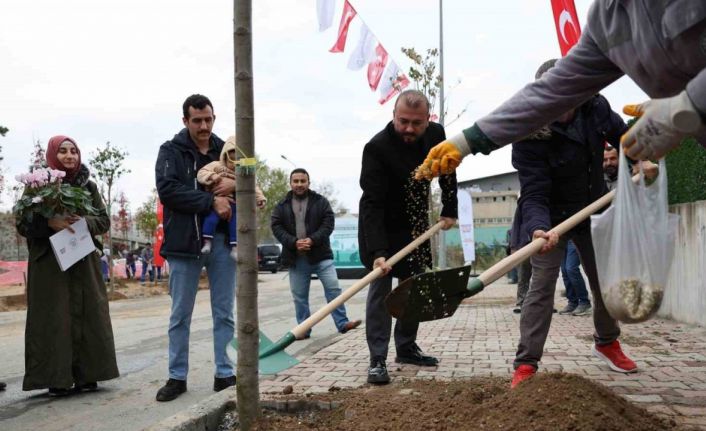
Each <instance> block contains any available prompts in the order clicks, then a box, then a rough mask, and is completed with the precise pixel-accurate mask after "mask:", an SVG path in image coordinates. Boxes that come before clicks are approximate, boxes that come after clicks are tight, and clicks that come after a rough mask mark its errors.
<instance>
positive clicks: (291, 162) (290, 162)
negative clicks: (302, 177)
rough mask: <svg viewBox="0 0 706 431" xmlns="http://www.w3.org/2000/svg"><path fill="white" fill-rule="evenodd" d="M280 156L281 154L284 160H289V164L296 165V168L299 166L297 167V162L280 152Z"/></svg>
mask: <svg viewBox="0 0 706 431" xmlns="http://www.w3.org/2000/svg"><path fill="white" fill-rule="evenodd" d="M279 156H280V157H281V158H283V159H284V160H286V161H287V162H289V164H291V165H292V166H294V168H297V167H298V166H297V164H296V163H294V162H293V161H291V160H289V159H288V158H287V157H286V156H285V155H284V154H280V155H279Z"/></svg>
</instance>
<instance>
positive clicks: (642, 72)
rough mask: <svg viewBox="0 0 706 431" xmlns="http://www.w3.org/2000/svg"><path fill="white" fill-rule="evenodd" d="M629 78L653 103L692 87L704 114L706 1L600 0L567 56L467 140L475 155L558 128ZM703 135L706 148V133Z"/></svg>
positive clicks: (476, 127) (693, 97) (484, 121)
mask: <svg viewBox="0 0 706 431" xmlns="http://www.w3.org/2000/svg"><path fill="white" fill-rule="evenodd" d="M624 74H626V75H628V76H629V77H630V78H631V79H632V80H633V81H635V83H636V84H637V85H638V86H639V87H640V88H641V89H642V90H643V91H644V92H645V93H647V94H648V95H649V96H650V97H651V98H663V97H671V96H674V95H677V94H679V93H680V92H681V91H682V90H684V89H685V88H686V91H687V94H688V95H689V98H690V99H691V101H692V102H693V104H694V105H695V107H696V108H697V109H698V110H699V111H701V113H702V115H704V114H705V113H706V1H704V0H660V1H657V0H596V1H595V2H594V3H593V4H592V5H591V8H590V10H589V13H588V22H587V25H586V28H585V31H584V33H583V34H582V35H581V38H580V39H579V42H578V43H577V44H576V45H575V46H574V47H573V48H572V49H571V51H569V53H568V55H567V56H566V57H564V58H562V59H560V60H559V61H558V62H557V63H556V65H555V67H553V68H552V69H550V70H549V71H548V72H546V73H545V74H544V75H543V76H542V78H541V79H539V80H537V81H534V82H532V83H530V84H528V85H527V86H525V87H524V88H523V89H522V90H520V91H519V92H518V93H517V94H515V95H514V96H513V97H511V98H510V99H509V100H507V101H506V102H505V103H503V104H502V105H501V106H500V107H499V108H497V109H495V110H494V111H493V112H492V113H490V114H489V115H487V116H485V117H483V118H481V119H480V120H478V121H477V122H476V124H474V125H473V127H471V128H469V129H466V130H464V135H465V136H466V138H467V139H468V140H470V141H473V143H474V148H473V153H476V152H482V153H486V154H487V153H488V152H490V151H492V150H494V149H497V148H499V147H502V146H504V145H507V144H509V143H511V142H515V141H518V140H520V139H522V138H524V137H526V136H528V135H529V134H531V133H532V132H534V131H535V130H537V129H539V128H540V127H542V126H544V125H546V124H549V123H551V122H552V121H553V120H554V119H556V118H557V117H559V116H560V115H561V114H563V113H565V112H566V111H568V110H569V109H571V108H574V107H576V106H579V105H581V104H582V103H584V102H585V101H586V100H588V99H589V98H590V97H592V96H593V95H595V94H596V93H598V92H599V91H600V90H601V89H602V88H604V87H606V86H608V85H609V84H611V83H613V82H614V81H616V80H617V79H618V78H620V77H621V76H623V75H624ZM636 102H637V101H636ZM705 118H706V117H705ZM696 138H697V140H699V142H701V143H702V145H705V146H706V132H704V128H702V132H701V133H699V136H696ZM464 150H466V151H467V150H468V149H467V148H466V149H464ZM464 155H467V154H464Z"/></svg>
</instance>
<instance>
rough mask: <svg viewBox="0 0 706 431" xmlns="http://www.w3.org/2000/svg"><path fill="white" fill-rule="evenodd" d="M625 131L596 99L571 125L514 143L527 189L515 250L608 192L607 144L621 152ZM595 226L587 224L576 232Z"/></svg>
mask: <svg viewBox="0 0 706 431" xmlns="http://www.w3.org/2000/svg"><path fill="white" fill-rule="evenodd" d="M625 130H627V126H626V125H625V123H624V122H623V120H622V119H621V118H620V116H619V115H618V114H616V113H615V112H613V111H612V110H611V108H610V104H609V103H608V101H607V100H606V99H605V98H604V97H603V96H601V95H596V96H594V97H593V98H592V99H591V100H589V101H588V102H586V103H584V104H583V105H581V106H580V107H579V108H577V110H576V114H575V116H574V119H573V120H572V121H571V122H570V123H568V124H560V123H552V124H551V125H550V126H548V127H545V128H543V129H541V130H539V131H537V132H535V133H534V134H532V135H531V136H529V137H528V138H526V139H524V140H522V141H520V142H517V143H514V144H513V145H512V165H513V166H514V167H515V169H517V172H518V175H519V178H520V188H521V192H520V199H519V201H518V210H517V212H516V213H515V218H516V220H515V223H513V237H514V235H515V234H518V235H520V237H519V238H517V239H515V238H513V239H514V240H513V241H512V242H513V244H514V245H515V247H521V246H523V245H525V244H527V243H528V242H529V241H530V240H531V238H532V233H533V232H534V231H535V230H538V229H540V230H544V231H546V230H549V229H550V228H552V227H553V226H556V225H557V224H559V223H561V222H563V221H564V220H566V219H567V218H569V217H571V216H572V215H574V214H576V213H577V212H578V211H580V210H581V209H583V208H584V207H585V206H587V205H588V204H590V203H591V202H593V201H595V200H596V199H598V198H600V197H601V196H603V195H604V194H605V193H606V192H607V188H606V185H605V181H604V178H603V151H604V148H605V142H608V143H610V144H611V145H613V146H615V147H616V148H617V146H618V145H619V143H620V136H621V135H622V134H623V133H624V132H625ZM518 217H519V220H517V218H518ZM518 222H519V223H518ZM518 224H519V226H520V229H519V230H518V229H517V228H516V227H517V225H518ZM589 228H590V222H589V221H588V220H586V221H585V222H583V223H581V224H579V225H578V226H577V227H576V228H574V229H589Z"/></svg>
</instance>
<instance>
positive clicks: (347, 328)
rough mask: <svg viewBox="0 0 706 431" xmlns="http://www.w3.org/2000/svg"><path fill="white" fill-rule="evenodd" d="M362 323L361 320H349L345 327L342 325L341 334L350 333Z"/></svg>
mask: <svg viewBox="0 0 706 431" xmlns="http://www.w3.org/2000/svg"><path fill="white" fill-rule="evenodd" d="M361 323H363V321H362V320H360V319H358V320H350V321H348V322H346V324H345V325H343V328H342V329H341V331H340V332H341V334H345V333H346V332H348V331H350V330H351V329H355V328H357V327H359V326H360V324H361Z"/></svg>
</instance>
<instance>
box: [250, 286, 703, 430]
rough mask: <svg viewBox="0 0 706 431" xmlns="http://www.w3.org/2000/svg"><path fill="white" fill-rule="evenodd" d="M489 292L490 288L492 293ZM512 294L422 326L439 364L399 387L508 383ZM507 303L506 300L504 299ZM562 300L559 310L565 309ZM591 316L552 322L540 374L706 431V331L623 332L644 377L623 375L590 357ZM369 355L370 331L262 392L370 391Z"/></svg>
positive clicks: (349, 337) (402, 372)
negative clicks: (596, 385)
mask: <svg viewBox="0 0 706 431" xmlns="http://www.w3.org/2000/svg"><path fill="white" fill-rule="evenodd" d="M489 289H490V288H489ZM513 293H514V286H512V287H511V286H507V285H506V286H504V287H503V286H502V285H500V287H499V288H496V289H494V290H492V291H490V292H488V294H484V295H483V296H482V297H480V298H479V299H476V300H474V301H472V302H471V303H470V304H467V305H466V304H464V305H462V306H461V307H460V308H459V309H458V311H457V312H456V314H455V315H454V316H452V317H450V318H448V319H442V320H437V321H434V322H426V323H422V324H421V325H420V329H419V336H418V343H419V344H420V346H421V347H422V349H423V350H424V351H425V352H428V353H431V354H433V355H435V356H437V357H438V358H439V359H440V363H439V366H438V367H436V368H422V367H417V366H412V365H398V364H394V363H390V362H391V361H392V360H394V354H395V352H394V347H393V346H392V345H391V346H390V353H389V356H388V361H389V362H388V367H389V368H388V369H389V371H390V375H391V377H392V379H393V381H394V379H396V378H399V377H402V376H404V377H416V378H431V377H434V378H437V379H448V378H463V377H469V376H480V375H495V376H505V377H508V384H509V378H510V374H511V372H512V361H513V358H514V355H515V349H516V344H517V341H518V338H519V329H518V328H519V314H513V313H512V308H511V304H512V298H511V295H512V294H513ZM503 298H504V299H503ZM563 304H564V301H560V300H559V298H558V297H557V306H558V305H563ZM592 322H593V321H592V318H591V317H590V316H582V317H574V316H561V315H558V314H555V315H554V320H553V321H552V327H551V330H550V333H549V338H548V339H547V343H546V345H545V354H544V357H543V359H542V363H541V364H540V370H541V371H562V372H568V373H574V374H579V375H582V376H584V377H587V378H590V379H593V380H597V381H600V382H601V383H603V384H605V385H607V386H610V387H612V388H613V390H614V391H615V392H617V393H618V394H621V395H623V396H625V397H626V398H628V399H630V400H632V401H633V402H636V403H640V404H641V405H643V406H644V407H645V408H647V409H648V410H651V411H653V412H656V413H659V414H662V415H668V416H672V417H674V419H675V420H677V421H678V422H681V423H686V424H692V425H698V426H699V427H701V428H704V429H706V328H701V327H694V326H689V325H685V324H679V323H676V322H673V321H670V320H663V319H655V320H651V321H649V322H646V323H642V324H637V325H622V330H623V335H622V336H621V341H622V344H623V347H624V349H625V351H626V352H627V353H628V354H629V355H630V356H631V357H632V358H633V359H635V360H636V362H637V364H638V367H639V369H640V371H639V372H638V373H636V374H631V375H623V374H620V373H615V372H612V371H610V369H609V368H608V366H606V365H604V364H603V363H602V362H601V361H599V360H598V359H596V358H594V357H593V356H592V355H591V343H592V337H591V334H592V332H593V323H592ZM367 367H368V349H367V344H366V341H365V331H364V330H356V331H351V332H350V333H349V334H346V335H341V336H339V337H338V338H337V339H336V341H335V342H334V343H333V344H331V345H329V346H328V347H326V348H324V349H322V350H320V351H319V352H317V353H315V354H314V355H312V356H311V357H309V358H307V359H305V360H304V361H302V362H301V363H300V364H299V365H297V366H296V367H293V368H290V369H288V370H285V371H283V372H282V373H280V374H278V375H276V376H269V377H264V378H263V380H262V381H261V383H260V389H261V391H262V392H263V393H265V392H280V391H281V390H282V388H284V387H285V386H288V385H292V386H293V388H294V391H295V392H297V393H312V392H326V391H328V389H329V388H330V387H333V386H337V387H340V388H347V387H359V386H363V385H366V372H367Z"/></svg>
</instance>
